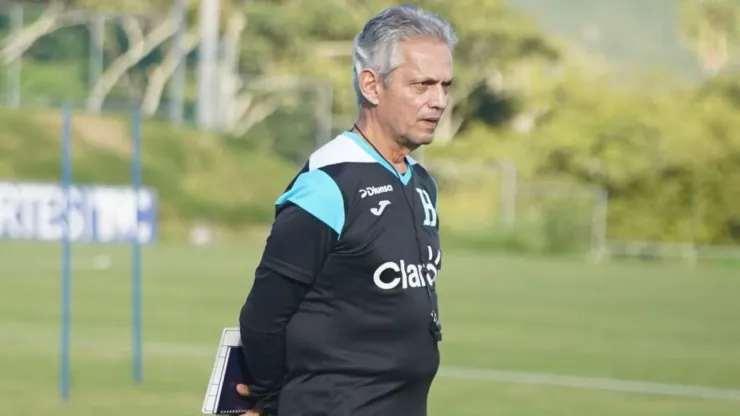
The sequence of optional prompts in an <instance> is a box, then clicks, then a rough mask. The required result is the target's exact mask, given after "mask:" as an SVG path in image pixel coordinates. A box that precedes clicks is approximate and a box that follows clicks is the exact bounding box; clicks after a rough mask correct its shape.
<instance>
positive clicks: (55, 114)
mask: <svg viewBox="0 0 740 416" xmlns="http://www.w3.org/2000/svg"><path fill="white" fill-rule="evenodd" d="M61 131H62V117H61V112H60V111H58V110H34V111H33V112H31V111H27V110H25V111H24V110H8V109H2V110H0V178H2V179H11V180H45V181H57V180H59V178H60V174H61V157H60V155H61ZM72 131H73V132H72V136H73V139H72V140H73V144H72V147H73V150H72V154H73V161H74V167H73V180H74V181H75V182H78V183H106V184H127V183H130V175H131V169H130V166H131V165H130V157H129V155H130V153H131V122H130V120H129V119H128V118H126V117H115V116H105V117H93V116H89V115H85V114H75V115H74V118H73V123H72ZM296 170H297V167H296V166H295V165H294V164H291V163H288V162H283V161H281V160H279V159H277V158H275V157H274V156H272V157H267V156H266V153H265V151H263V150H261V149H259V148H257V147H256V146H253V145H252V144H250V143H248V142H244V141H238V140H236V139H231V138H228V137H223V136H218V135H213V134H206V133H201V132H195V131H189V130H186V129H177V128H173V127H171V126H170V125H169V123H158V122H146V123H144V126H143V132H142V177H143V178H142V182H143V184H144V185H146V186H152V187H154V188H156V190H157V192H158V193H159V199H160V208H159V210H160V211H159V212H160V227H161V232H162V234H161V235H162V236H163V238H170V237H175V236H179V235H182V233H183V232H184V231H185V230H186V229H187V227H188V226H189V224H191V223H192V222H193V221H195V220H210V221H213V222H214V223H215V224H214V225H216V226H220V227H225V228H228V229H229V230H230V231H231V232H232V233H233V232H234V231H235V230H237V229H246V228H249V227H250V226H252V225H256V224H260V225H262V224H264V223H266V221H267V220H269V218H271V216H272V215H273V206H272V204H273V202H274V201H275V198H276V197H277V196H278V193H279V192H280V190H281V189H283V187H284V186H285V185H286V184H287V181H289V180H290V178H291V177H292V176H293V175H294V174H295V172H296Z"/></svg>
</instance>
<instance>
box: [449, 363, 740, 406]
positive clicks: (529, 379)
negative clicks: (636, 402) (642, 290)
mask: <svg viewBox="0 0 740 416" xmlns="http://www.w3.org/2000/svg"><path fill="white" fill-rule="evenodd" d="M440 375H441V376H443V377H447V378H455V379H461V380H482V381H504V382H509V383H521V384H532V385H538V386H555V387H572V388H578V389H588V390H607V391H615V392H623V393H641V394H658V395H667V396H678V397H691V398H700V399H715V400H729V401H740V390H736V389H722V388H715V387H703V386H689V385H680V384H667V383H655V382H649V381H638V380H620V379H614V378H600V377H584V376H572V375H560V374H552V373H529V372H520V371H501V370H490V369H477V368H466V367H449V366H445V367H442V368H441V369H440Z"/></svg>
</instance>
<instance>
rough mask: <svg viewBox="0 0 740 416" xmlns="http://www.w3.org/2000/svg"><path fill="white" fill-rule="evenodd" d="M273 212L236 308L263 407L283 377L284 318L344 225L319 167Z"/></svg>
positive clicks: (338, 197) (273, 399)
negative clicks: (249, 284) (251, 275)
mask: <svg viewBox="0 0 740 416" xmlns="http://www.w3.org/2000/svg"><path fill="white" fill-rule="evenodd" d="M276 205H277V213H276V216H275V221H274V222H273V225H272V229H271V231H270V235H269V236H268V238H267V243H266V245H265V249H264V252H263V255H262V259H261V261H260V264H259V265H258V266H257V270H256V272H255V279H254V283H253V285H252V288H251V290H250V293H249V295H248V296H247V298H246V301H245V302H244V305H243V306H242V308H241V312H240V315H239V326H240V331H241V338H242V345H243V349H244V353H245V356H246V361H247V365H248V367H249V369H250V372H251V376H252V378H253V379H254V384H253V385H252V386H250V387H251V391H252V393H253V395H254V396H255V397H257V398H259V399H261V400H262V401H263V405H264V408H265V410H267V411H268V412H269V411H273V412H274V411H276V404H277V396H278V394H279V392H280V389H281V387H282V383H283V379H284V377H285V372H286V368H285V331H286V327H287V325H288V322H289V321H290V318H291V317H292V316H293V314H294V313H295V312H296V311H297V310H298V308H299V306H300V302H301V300H302V299H303V297H304V296H305V294H306V293H307V292H308V290H309V289H310V287H311V284H312V283H313V282H314V281H315V279H316V277H317V276H318V275H319V274H320V272H321V270H322V269H323V266H324V263H325V262H326V259H327V258H328V256H329V254H330V253H331V251H332V250H333V249H334V246H335V244H336V241H337V240H338V239H339V236H340V234H341V230H342V228H343V226H344V213H345V209H344V202H343V199H342V194H341V191H340V190H339V188H338V187H337V185H336V183H334V181H333V180H332V179H331V178H330V177H329V176H328V175H327V174H326V173H324V172H323V171H321V170H314V171H309V172H305V173H302V174H301V175H299V176H298V177H297V179H296V180H295V181H294V183H293V185H292V186H291V188H290V189H289V190H288V191H287V192H286V193H285V194H283V195H282V196H281V197H280V198H279V199H278V200H277V202H276Z"/></svg>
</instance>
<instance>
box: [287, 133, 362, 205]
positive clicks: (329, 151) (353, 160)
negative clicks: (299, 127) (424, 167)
mask: <svg viewBox="0 0 740 416" xmlns="http://www.w3.org/2000/svg"><path fill="white" fill-rule="evenodd" d="M375 164H376V163H375V159H373V157H372V156H371V155H369V154H368V153H367V152H365V151H364V150H363V149H362V148H361V147H360V146H358V145H357V143H356V142H355V141H354V140H352V138H351V137H349V136H347V135H344V134H339V135H337V136H336V137H334V138H333V139H332V140H330V141H329V142H327V143H325V144H324V145H322V146H321V147H319V148H318V149H316V150H315V151H314V152H312V153H311V155H310V156H309V157H308V159H307V160H306V162H305V164H304V165H303V168H302V169H301V170H300V171H299V172H298V173H297V174H296V175H295V177H294V178H293V180H291V181H290V183H289V184H288V186H287V187H286V189H285V194H284V195H283V196H282V197H281V198H280V199H279V201H278V203H280V202H281V201H284V200H285V198H286V197H287V195H293V194H297V193H300V194H304V195H307V194H314V195H320V196H324V197H325V196H327V195H328V194H332V195H334V196H335V198H339V197H341V195H342V193H343V192H342V190H343V189H344V188H346V187H348V186H350V187H351V186H352V185H353V184H354V182H356V181H357V180H359V178H361V177H362V176H363V175H364V173H366V172H367V171H366V170H365V168H367V167H372V166H373V165H375Z"/></svg>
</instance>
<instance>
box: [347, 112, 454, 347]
mask: <svg viewBox="0 0 740 416" xmlns="http://www.w3.org/2000/svg"><path fill="white" fill-rule="evenodd" d="M352 127H353V128H354V129H355V130H357V133H359V134H360V137H362V138H363V139H364V140H365V141H366V142H367V143H368V144H369V145H370V147H372V148H373V149H374V150H375V152H376V153H377V154H378V156H380V157H381V158H382V159H383V160H385V162H386V163H388V165H389V166H390V167H391V168H392V169H393V170H394V172H395V173H396V175H395V176H396V177H397V178H398V183H399V184H400V185H401V193H402V194H403V199H404V201H406V206H407V207H408V208H409V212H410V213H411V218H412V221H411V222H412V225H413V227H414V233H415V237H416V247H417V250H418V254H419V264H425V263H424V250H423V249H422V248H421V247H422V244H421V233H420V231H419V226H418V224H417V221H416V198H414V194H413V193H414V190H413V188H414V177H413V176H412V177H411V188H412V191H411V201H412V202H410V203H409V198H408V196H407V194H406V190H405V186H404V184H403V180H402V179H401V173H400V172H398V169H396V168H395V166H393V164H392V163H391V162H390V161H389V160H388V159H386V157H385V156H383V154H382V153H380V151H379V150H378V148H377V147H375V145H374V144H373V142H371V141H370V139H368V138H367V136H366V135H365V133H363V132H362V130H361V129H360V127H359V126H358V125H357V123H354V124H353V125H352ZM405 161H406V158H404V162H405ZM407 169H412V168H411V164H409V163H407ZM408 173H410V174H412V175H413V172H408ZM430 261H431V259H430ZM421 278H422V279H425V280H427V281H426V284H425V285H424V286H425V287H426V292H427V298H428V300H429V308H430V309H431V318H432V327H430V330H431V332H432V336H433V337H434V338H435V340H436V341H441V339H442V333H441V328H442V326H441V323H440V322H439V319H438V317H437V311H436V309H435V308H434V301H433V300H432V289H431V288H430V284H429V280H428V279H426V276H421ZM435 278H436V276H435ZM435 283H436V282H435Z"/></svg>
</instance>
